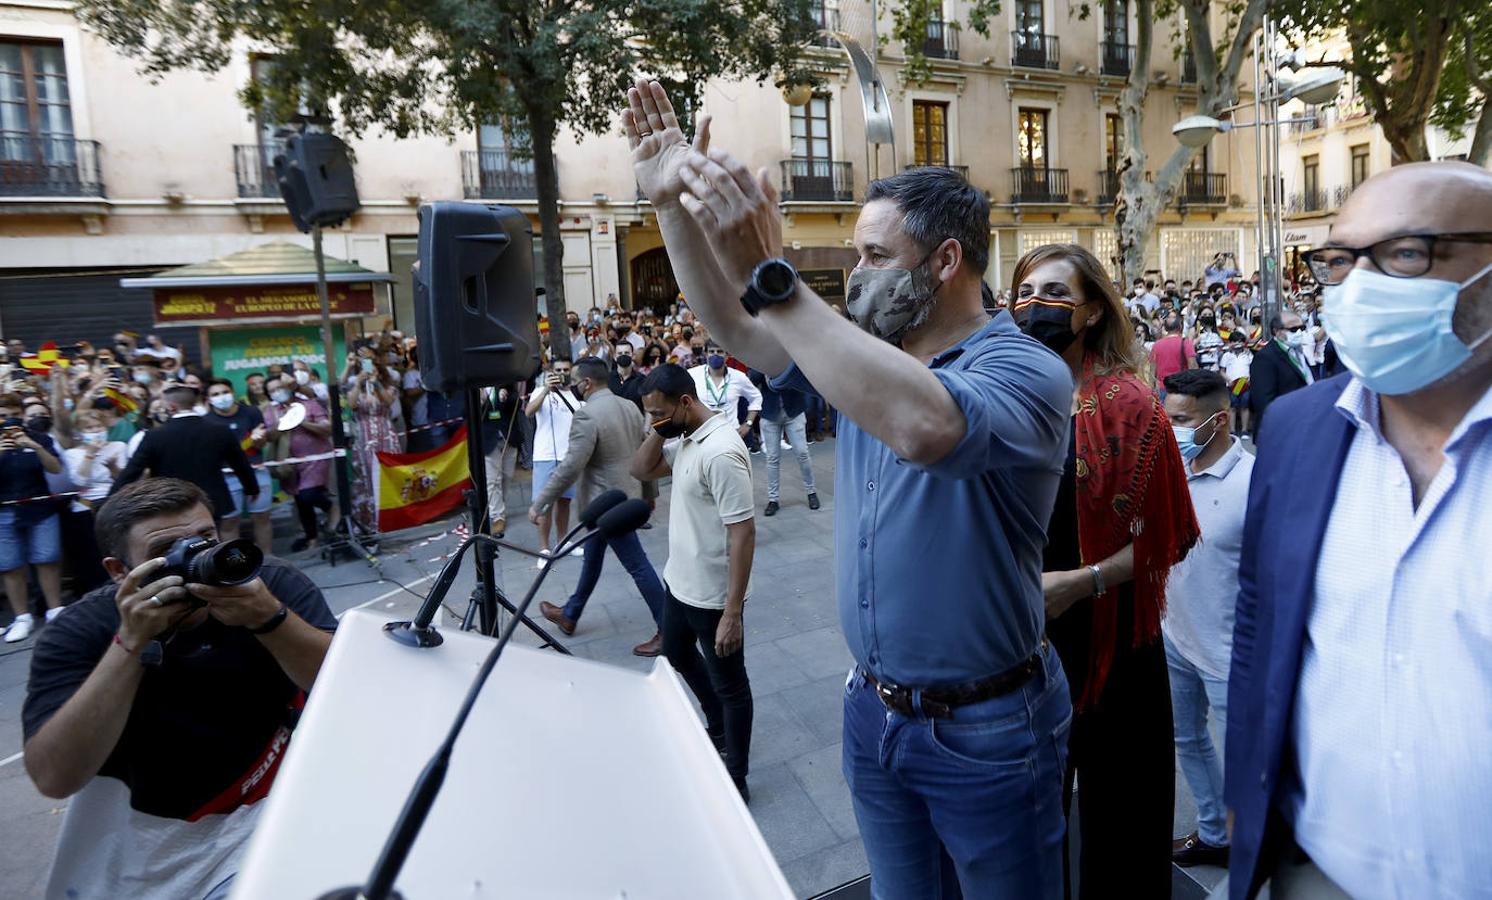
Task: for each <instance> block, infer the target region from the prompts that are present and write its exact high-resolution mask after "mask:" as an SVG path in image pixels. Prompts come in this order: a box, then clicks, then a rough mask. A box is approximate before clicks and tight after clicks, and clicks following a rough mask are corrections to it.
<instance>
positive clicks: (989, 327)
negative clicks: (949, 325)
mask: <svg viewBox="0 0 1492 900" xmlns="http://www.w3.org/2000/svg"><path fill="white" fill-rule="evenodd" d="M1020 331H1021V330H1020V329H1019V328H1017V327H1016V324H1015V319H1013V318H1011V316H1010V313H1009V311H1007V310H1004V309H1001V310H999V311H997V312H996V313H995V314H994V315H993V316H990V319H989V321H988V322H986V323H985V325H984V327H983V328H980V329H979V330H978V331H975V332H974V333H973V334H971V335H969V336H968V337H966V338H964V339H963V340H961V341H959V342H958V343H957V344H954V345H953V346H952V347H949V348H948V349H947V350H944V351H943V352H942V353H939V354H938V355H937V356H934V357H933V358H932V362H930V363H928V366H927V367H928V368H929V369H936V368H939V367H940V366H945V365H947V364H948V363H950V362H952V361H953V360H955V359H957V358H958V357H960V356H962V355H963V353H964V351H965V350H968V349H969V348H970V347H971V346H973V345H974V344H975V343H977V342H978V341H982V340H984V339H985V338H988V337H991V336H993V335H996V334H1020Z"/></svg>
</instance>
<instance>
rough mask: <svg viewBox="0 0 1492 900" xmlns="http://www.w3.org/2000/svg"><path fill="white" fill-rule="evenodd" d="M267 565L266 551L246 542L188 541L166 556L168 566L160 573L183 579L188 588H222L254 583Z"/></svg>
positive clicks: (181, 541)
mask: <svg viewBox="0 0 1492 900" xmlns="http://www.w3.org/2000/svg"><path fill="white" fill-rule="evenodd" d="M263 564H264V551H262V550H260V549H259V548H258V547H257V546H255V544H254V542H253V541H251V540H248V539H246V538H240V539H239V540H236V541H229V542H227V543H226V544H221V543H218V542H217V541H215V540H212V539H211V538H200V537H184V538H182V539H181V540H179V541H177V542H176V543H174V544H172V545H171V549H170V550H168V551H167V552H166V565H165V566H164V567H162V568H161V570H160V571H159V572H157V573H156V574H157V576H158V577H161V578H164V577H166V576H168V575H180V576H181V577H182V580H184V581H185V582H187V583H188V584H210V585H213V586H215V587H221V586H223V585H229V584H243V583H244V582H246V581H253V580H254V579H255V578H256V577H258V575H259V567H260V566H261V565H263Z"/></svg>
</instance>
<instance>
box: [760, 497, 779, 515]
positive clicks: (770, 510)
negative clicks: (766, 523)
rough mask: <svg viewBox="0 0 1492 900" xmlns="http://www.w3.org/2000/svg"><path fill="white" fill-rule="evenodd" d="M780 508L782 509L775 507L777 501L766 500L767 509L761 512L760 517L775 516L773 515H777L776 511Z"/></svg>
mask: <svg viewBox="0 0 1492 900" xmlns="http://www.w3.org/2000/svg"><path fill="white" fill-rule="evenodd" d="M781 508H782V507H780V506H778V505H777V501H776V500H768V501H767V508H766V509H764V510H762V515H764V516H775V515H777V510H779V509H781Z"/></svg>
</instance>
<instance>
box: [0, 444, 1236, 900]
mask: <svg viewBox="0 0 1492 900" xmlns="http://www.w3.org/2000/svg"><path fill="white" fill-rule="evenodd" d="M812 449H813V452H814V469H815V472H816V473H817V478H818V489H819V495H820V497H821V498H822V499H823V501H824V506H823V509H821V510H819V511H817V512H813V511H810V510H809V509H808V507H807V505H806V503H805V499H804V495H803V489H802V485H801V483H799V478H798V473H797V466H796V464H795V463H794V464H791V465H785V466H784V472H783V475H784V479H783V480H784V484H783V491H782V502H783V508H782V511H781V513H779V514H778V515H777V516H775V517H773V518H765V517H759V518H758V522H757V547H756V562H755V566H754V569H753V579H754V589H753V594H752V599H751V602H750V603H749V604H748V606H747V610H746V618H745V625H746V660H747V667H748V670H749V672H750V674H751V683H752V692H753V694H754V697H755V702H756V723H755V730H754V734H753V737H752V748H751V750H752V752H751V777H750V785H751V807H750V808H751V811H752V813H753V814H754V815H755V816H756V821H757V824H758V826H759V827H760V828H761V831H762V834H763V835H764V836H765V838H766V840H767V843H768V844H769V845H770V846H771V848H772V852H773V853H774V854H776V857H777V861H778V862H779V863H780V864H781V866H782V869H783V871H784V873H785V874H786V875H787V879H788V881H789V882H790V883H791V884H792V886H793V889H794V891H795V892H796V893H797V894H798V896H800V897H810V896H813V895H815V894H818V893H820V892H822V891H825V890H827V889H829V888H832V887H834V886H836V885H839V884H842V883H844V882H847V881H850V880H851V879H854V878H857V877H859V876H862V875H864V874H865V873H866V871H867V866H866V862H865V852H864V850H863V848H862V847H861V845H860V840H859V836H858V833H857V830H856V827H855V817H854V814H853V812H852V810H851V807H850V799H849V792H848V790H847V789H846V787H845V783H844V777H843V775H841V773H840V765H839V758H840V699H841V696H842V693H843V687H844V679H845V673H846V671H847V669H848V668H849V666H850V662H851V659H850V654H849V651H848V650H847V649H846V647H845V643H844V640H843V638H842V637H841V635H840V630H839V624H838V619H837V616H836V614H835V608H834V563H833V521H834V487H833V443H832V442H828V443H821V444H815V445H813V447H812ZM784 462H787V460H784ZM752 466H753V474H754V475H755V479H756V487H757V508H758V510H760V509H761V508H762V507H763V506H764V505H765V503H766V478H765V462H764V461H763V459H762V457H761V456H760V455H757V456H753V457H752ZM667 494H668V491H667V487H666V485H665V488H664V491H663V495H664V496H663V497H662V498H661V499H660V501H659V504H658V515H657V516H655V518H654V521H655V522H656V523H657V527H654V528H653V529H651V530H648V531H644V532H641V535H642V538H643V545H644V547H645V548H646V550H647V552H648V555H649V557H650V558H651V559H652V560H653V563H654V565H655V566H657V567H658V568H659V569H660V570H661V568H662V565H663V562H664V560H665V559H666V558H667V530H666V523H667V521H668V498H667ZM508 496H509V523H510V527H509V529H508V536H509V538H510V539H512V540H514V541H516V542H519V543H525V544H532V543H533V542H534V531H533V528H532V527H531V526H530V525H529V524H528V522H527V518H526V511H527V508H528V507H527V501H528V497H529V485H528V482H527V473H526V472H520V473H519V478H518V479H517V483H515V484H514V485H512V487H511V489H510V491H509V494H508ZM451 524H454V522H447V523H444V524H442V525H437V526H430V527H427V528H423V529H418V530H414V531H411V532H405V533H401V534H400V535H399V536H398V538H397V539H394V538H389V539H386V540H385V541H384V543H383V545H382V546H381V547H380V559H381V562H382V566H383V571H384V574H385V575H387V576H388V577H389V578H390V579H397V581H399V582H402V583H403V584H404V585H407V586H408V587H409V588H411V589H412V590H413V591H414V592H416V593H418V594H419V595H420V596H423V595H424V593H425V592H426V591H427V590H428V589H429V585H430V578H431V576H432V575H433V573H434V572H435V571H436V570H437V569H438V568H439V565H440V563H439V561H437V560H436V559H435V558H436V557H439V556H440V555H441V554H443V553H446V552H448V551H449V550H450V549H452V548H453V547H454V545H455V538H454V537H451V536H446V537H444V538H442V539H440V540H437V541H435V542H433V543H428V544H424V545H423V546H420V543H421V542H422V541H424V540H426V539H428V538H429V537H430V536H431V535H436V534H440V533H441V532H442V531H443V530H445V529H446V528H449V527H450V525H451ZM276 527H277V531H278V532H279V533H280V534H282V535H284V536H285V542H286V543H288V539H289V535H290V533H291V531H292V530H293V527H294V526H293V525H292V522H291V520H290V518H289V517H288V515H287V516H284V517H283V518H282V519H280V520H279V521H278V522H277V526H276ZM293 559H294V560H295V561H296V562H297V564H300V565H302V566H303V567H304V569H305V571H306V572H307V573H308V574H309V575H310V576H311V577H312V578H313V579H314V580H315V581H316V582H317V583H318V584H320V585H322V586H323V590H324V591H325V593H326V596H327V600H328V602H329V603H330V604H331V607H332V610H333V611H334V612H341V611H343V610H346V609H349V608H351V607H354V606H358V605H363V604H368V605H370V606H371V607H372V608H376V609H382V610H387V611H389V612H391V613H396V614H399V615H406V616H407V615H408V614H409V613H410V612H411V611H412V609H413V607H414V606H417V605H418V602H419V601H418V599H417V598H416V597H414V596H413V595H412V594H410V593H408V592H406V591H405V590H404V589H403V588H401V587H399V586H398V585H396V584H394V583H393V582H392V581H385V582H382V583H370V582H371V581H372V580H373V579H376V578H377V574H376V573H374V571H373V570H372V568H371V567H369V566H368V565H366V564H365V563H361V562H345V561H344V562H343V563H341V564H340V565H337V566H335V567H331V566H328V565H327V564H326V563H324V562H322V561H321V560H319V559H317V558H316V557H314V556H310V557H309V558H305V559H302V558H293ZM501 562H502V577H503V582H504V584H505V586H506V588H507V590H508V591H509V592H510V593H515V594H518V595H521V594H522V591H523V589H524V588H526V587H527V586H528V584H529V582H530V580H531V578H532V577H533V575H534V567H533V563H532V561H531V560H529V559H528V558H526V557H521V556H519V555H517V554H512V553H509V554H504V555H503V557H502V560H501ZM468 568H469V567H468ZM579 573H580V563H579V562H578V561H566V562H563V563H560V564H559V565H558V566H557V568H556V571H555V572H554V573H553V574H552V575H551V576H550V578H549V580H548V581H547V582H546V585H545V587H544V588H543V589H542V590H541V592H540V594H539V596H540V597H541V598H542V599H547V600H549V601H551V602H554V603H562V602H563V599H564V597H566V596H567V595H568V592H569V591H570V590H571V589H572V588H573V587H574V585H575V581H576V579H577V578H578V576H579ZM470 587H471V576H470V573H469V572H467V573H465V574H464V575H463V577H462V579H461V580H460V581H458V582H457V584H456V587H455V589H454V590H452V592H451V594H450V597H451V598H452V600H453V602H450V603H449V604H448V605H449V606H450V607H452V608H455V609H458V610H459V609H464V607H465V600H464V598H465V597H466V595H467V593H468V592H469V591H470ZM535 612H537V603H536V604H535ZM535 617H536V618H537V616H535ZM652 633H653V624H652V620H651V619H650V618H649V616H648V612H647V608H646V607H645V606H644V604H643V602H642V599H641V597H640V596H639V595H638V594H637V591H636V590H635V589H634V588H633V586H632V583H631V580H630V579H629V578H628V577H627V574H626V572H625V571H623V569H622V567H621V565H620V564H619V563H617V561H616V560H615V558H611V559H608V561H607V565H606V567H605V570H604V572H603V574H602V578H601V582H600V585H599V586H598V588H597V590H596V594H595V595H594V597H593V599H592V602H591V604H590V605H589V607H587V609H586V613H585V617H584V619H583V620H582V622H581V624H580V628H579V629H578V630H577V632H576V634H575V636H574V637H573V638H569V639H565V643H566V644H567V645H568V646H569V647H570V648H571V649H572V650H573V651H574V652H575V653H576V654H578V655H581V656H585V657H589V658H591V659H596V660H600V661H603V662H606V663H611V664H613V665H619V666H624V667H627V668H632V669H637V670H646V669H648V668H650V667H651V666H652V665H653V661H652V660H645V659H639V658H637V657H634V656H632V655H631V648H632V647H633V646H634V645H636V644H638V643H640V642H641V641H643V640H645V639H647V638H648V637H650V636H651V635H652ZM518 635H519V636H520V637H518V638H515V639H517V640H523V641H525V642H527V643H536V641H534V640H531V639H530V638H529V636H528V634H527V633H526V632H525V631H523V630H520V631H519V632H518ZM29 647H30V643H29V642H28V643H25V644H22V645H19V648H20V649H18V648H17V647H16V646H13V645H0V761H3V762H0V815H3V816H4V821H5V827H4V829H3V833H4V835H5V839H4V840H3V841H0V897H3V898H29V897H39V896H41V892H42V888H43V886H44V885H45V879H46V872H47V868H48V865H49V862H50V859H51V851H52V846H53V843H54V842H55V840H56V835H57V832H58V829H59V827H60V825H61V820H62V816H61V813H62V810H63V808H64V807H65V801H61V802H59V801H52V800H48V799H46V798H44V797H42V796H41V795H39V794H38V793H37V792H36V790H35V789H34V788H33V787H32V786H31V783H30V781H29V780H28V779H27V777H26V774H25V772H24V770H23V768H22V765H21V763H20V761H19V759H12V758H11V757H12V754H16V755H18V754H19V751H20V748H21V726H20V711H21V702H22V700H23V698H24V696H25V681H26V671H27V666H28V665H29V662H30V653H29V651H28V650H27V649H26V648H29ZM489 689H490V688H489ZM1176 797H1177V804H1176V819H1175V832H1176V833H1177V834H1178V835H1179V834H1184V833H1187V832H1189V831H1190V830H1191V829H1192V828H1193V827H1194V824H1195V816H1196V811H1195V808H1194V806H1193V804H1192V801H1191V795H1190V793H1189V791H1188V790H1187V788H1186V785H1185V783H1184V782H1183V781H1182V780H1181V778H1180V774H1179V772H1178V775H1177V785H1176ZM1176 871H1177V881H1176V884H1177V891H1176V896H1177V897H1178V898H1181V897H1198V896H1202V895H1203V893H1204V892H1205V890H1204V889H1205V888H1210V887H1211V886H1213V885H1215V884H1216V882H1217V881H1218V880H1219V879H1220V878H1221V877H1222V872H1221V871H1220V870H1216V869H1197V870H1192V871H1191V873H1190V874H1185V873H1182V872H1181V870H1179V869H1178V870H1176ZM1116 875H1119V877H1120V878H1121V879H1122V873H1116Z"/></svg>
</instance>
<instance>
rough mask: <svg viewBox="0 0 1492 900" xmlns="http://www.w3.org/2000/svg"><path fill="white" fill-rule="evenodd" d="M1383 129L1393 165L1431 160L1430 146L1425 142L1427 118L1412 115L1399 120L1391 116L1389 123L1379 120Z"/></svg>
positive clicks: (1391, 114)
mask: <svg viewBox="0 0 1492 900" xmlns="http://www.w3.org/2000/svg"><path fill="white" fill-rule="evenodd" d="M1377 121H1378V124H1379V125H1380V126H1382V128H1383V137H1384V138H1385V139H1387V140H1388V148H1389V151H1390V152H1391V155H1392V158H1391V159H1390V164H1391V165H1395V166H1397V165H1401V164H1403V163H1408V162H1424V161H1425V160H1428V159H1429V158H1430V144H1429V142H1428V141H1426V140H1425V123H1426V121H1427V119H1426V117H1425V116H1420V115H1412V116H1405V117H1403V118H1399V117H1396V116H1394V115H1393V113H1392V112H1390V114H1389V118H1388V120H1387V121H1385V120H1383V119H1378V120H1377Z"/></svg>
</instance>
